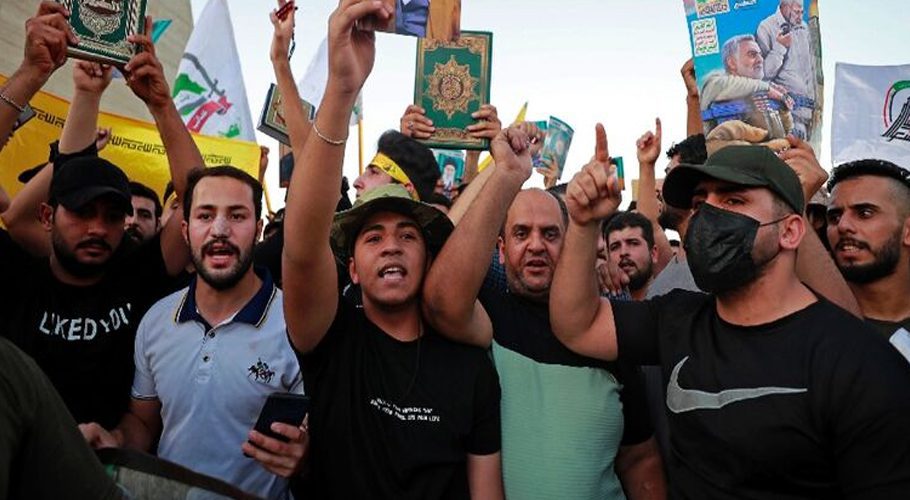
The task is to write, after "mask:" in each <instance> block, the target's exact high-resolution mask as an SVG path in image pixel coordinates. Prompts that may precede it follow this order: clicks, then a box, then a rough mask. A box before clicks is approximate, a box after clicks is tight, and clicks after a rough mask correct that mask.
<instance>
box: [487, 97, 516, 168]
mask: <svg viewBox="0 0 910 500" xmlns="http://www.w3.org/2000/svg"><path fill="white" fill-rule="evenodd" d="M526 114H528V102H527V101H525V103H524V105H522V106H521V109H520V110H518V116H516V117H515V121H513V122H512V125H518V124H519V123H521V122H523V121H525V115H526ZM490 163H493V157H492V156H490V155H489V154H488V155H487V157H486V158H484V159H483V160H481V161H480V165H478V166H477V171H478V172H483V169H485V168H487V167H489V166H490Z"/></svg>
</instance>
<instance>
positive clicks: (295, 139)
mask: <svg viewBox="0 0 910 500" xmlns="http://www.w3.org/2000/svg"><path fill="white" fill-rule="evenodd" d="M272 64H273V66H274V69H275V78H276V80H277V82H278V91H279V92H280V93H281V107H282V112H283V114H284V120H285V123H287V126H288V137H289V138H290V140H291V149H292V150H293V151H303V148H304V147H305V146H306V138H307V135H308V133H309V130H310V126H309V124H308V120H307V118H306V116H305V115H304V112H303V105H302V104H301V103H300V94H299V92H298V91H297V84H296V83H294V74H293V73H292V72H291V64H290V62H289V61H288V60H287V59H282V60H280V61H274V62H273V63H272ZM339 182H340V181H339Z"/></svg>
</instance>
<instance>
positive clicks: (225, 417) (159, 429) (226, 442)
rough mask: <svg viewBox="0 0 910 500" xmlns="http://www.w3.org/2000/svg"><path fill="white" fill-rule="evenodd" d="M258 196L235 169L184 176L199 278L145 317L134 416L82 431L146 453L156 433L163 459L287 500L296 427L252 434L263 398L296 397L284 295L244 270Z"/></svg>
mask: <svg viewBox="0 0 910 500" xmlns="http://www.w3.org/2000/svg"><path fill="white" fill-rule="evenodd" d="M261 199H262V186H261V185H260V184H259V182H258V181H256V180H255V179H254V178H253V177H251V176H250V175H248V174H246V173H245V172H243V171H241V170H239V169H236V168H234V167H228V166H225V167H214V168H209V169H205V170H203V171H198V172H195V173H194V174H193V175H192V176H191V177H190V180H189V184H188V187H187V196H186V206H185V207H184V214H183V215H184V223H183V231H184V236H185V238H186V240H187V242H188V243H189V245H190V249H191V251H192V256H193V263H194V264H195V266H196V270H197V276H196V279H195V280H193V281H192V282H191V283H190V286H189V287H188V288H185V289H183V290H180V291H178V292H176V293H174V294H172V295H169V296H168V297H165V298H164V299H162V300H161V301H159V302H158V303H157V304H155V305H154V306H152V308H151V309H149V311H148V313H147V314H146V315H145V317H144V318H143V319H142V323H141V324H140V325H139V330H138V332H137V334H136V350H135V360H136V374H135V377H134V380H133V390H132V400H131V402H130V409H129V412H128V413H127V414H126V415H124V417H123V419H122V420H121V421H120V424H119V425H118V426H117V428H116V429H113V430H111V431H110V432H108V431H106V430H105V429H103V428H102V427H100V426H99V425H97V424H86V425H82V426H81V429H82V432H83V435H84V436H85V437H86V440H88V441H89V443H90V444H92V445H93V446H95V447H105V446H116V447H128V448H135V449H140V450H144V451H148V450H151V449H152V447H153V445H154V443H155V441H156V439H158V438H159V436H160V441H159V444H158V449H157V451H158V455H159V456H160V457H161V458H163V459H166V460H170V461H172V462H176V463H178V464H181V465H183V466H185V467H188V468H191V469H193V470H195V471H197V472H200V473H202V474H207V475H210V476H213V477H216V478H219V479H222V480H224V481H227V482H229V483H231V484H234V485H235V486H237V487H239V488H241V489H243V490H245V491H248V492H250V493H253V494H256V495H259V496H263V497H266V498H287V497H289V490H288V481H287V478H290V477H291V476H293V475H294V474H295V473H296V472H297V471H298V470H299V468H300V464H301V461H302V457H303V454H304V450H305V448H306V445H307V437H306V431H305V429H304V428H303V427H302V422H300V423H299V424H298V425H300V427H298V426H294V425H285V424H279V423H276V424H273V425H272V430H273V431H275V432H277V433H279V434H281V435H283V436H285V437H286V438H288V440H289V442H287V443H284V442H281V441H278V440H276V439H273V438H270V437H267V436H265V435H262V434H260V433H258V432H256V431H252V430H251V429H252V427H253V425H254V424H255V422H256V419H257V417H258V415H259V411H260V409H261V408H262V405H263V403H264V402H265V400H266V398H267V397H268V395H269V394H270V393H272V392H295V393H298V394H300V393H302V392H303V386H302V385H303V384H302V378H301V373H300V367H299V365H298V362H297V358H296V356H295V354H294V352H293V350H292V349H291V346H290V343H289V342H288V339H287V334H286V333H285V332H286V327H285V322H284V315H283V314H282V295H281V291H280V290H278V288H276V287H275V285H274V284H273V282H272V279H271V277H270V276H269V275H268V273H267V272H258V271H254V269H253V268H252V265H251V264H252V259H253V246H254V244H255V242H256V240H257V239H258V236H259V234H260V233H261V231H262V221H261V219H260V218H259V216H260V214H261V210H262V206H261V202H260V200H261Z"/></svg>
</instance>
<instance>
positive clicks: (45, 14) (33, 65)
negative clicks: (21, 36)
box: [20, 1, 79, 81]
mask: <svg viewBox="0 0 910 500" xmlns="http://www.w3.org/2000/svg"><path fill="white" fill-rule="evenodd" d="M69 16H70V12H69V11H68V10H67V9H66V8H64V7H63V6H62V5H60V4H59V3H57V2H49V1H44V2H41V4H40V5H39V6H38V14H37V15H36V16H35V17H33V18H31V19H29V20H28V21H26V22H25V58H24V60H23V61H22V66H21V67H20V69H21V70H24V71H26V72H27V73H28V74H30V75H31V76H33V77H36V78H39V79H42V80H45V81H46V80H47V79H48V78H49V77H50V76H51V74H52V73H53V72H54V71H55V70H56V69H57V68H59V67H60V66H63V64H64V63H66V49H67V47H68V46H69V45H76V44H77V43H79V39H78V38H76V34H75V33H73V30H72V29H71V28H70V25H69V22H68V21H67V19H68V18H69Z"/></svg>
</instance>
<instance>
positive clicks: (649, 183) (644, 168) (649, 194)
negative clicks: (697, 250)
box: [638, 163, 673, 276]
mask: <svg viewBox="0 0 910 500" xmlns="http://www.w3.org/2000/svg"><path fill="white" fill-rule="evenodd" d="M638 212H639V213H640V214H642V215H644V216H645V217H647V218H648V220H649V221H651V226H652V227H653V229H654V244H655V245H657V262H656V265H655V267H654V276H657V274H658V273H660V272H661V271H662V270H663V269H664V267H666V266H667V263H668V262H670V259H671V258H673V249H672V248H671V247H670V241H669V240H668V239H667V234H666V233H664V231H663V229H661V227H660V223H659V222H658V218H659V216H660V208H659V207H658V204H657V178H656V176H655V174H654V164H653V163H642V164H640V165H639V167H638Z"/></svg>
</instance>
